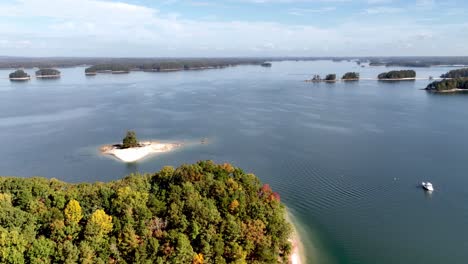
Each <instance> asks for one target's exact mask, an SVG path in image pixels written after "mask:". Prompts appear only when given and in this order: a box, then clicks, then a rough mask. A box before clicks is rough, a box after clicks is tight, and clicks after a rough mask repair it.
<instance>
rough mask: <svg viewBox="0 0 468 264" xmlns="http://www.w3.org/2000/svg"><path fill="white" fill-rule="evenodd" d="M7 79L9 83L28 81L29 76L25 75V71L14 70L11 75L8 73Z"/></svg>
mask: <svg viewBox="0 0 468 264" xmlns="http://www.w3.org/2000/svg"><path fill="white" fill-rule="evenodd" d="M8 77H9V79H10V80H11V81H28V80H30V79H31V76H29V74H27V73H26V72H25V71H23V70H16V71H14V72H12V73H10V75H8Z"/></svg>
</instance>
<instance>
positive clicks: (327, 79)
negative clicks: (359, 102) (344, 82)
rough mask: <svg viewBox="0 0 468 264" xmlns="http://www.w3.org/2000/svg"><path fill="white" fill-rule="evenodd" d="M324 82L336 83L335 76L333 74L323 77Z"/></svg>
mask: <svg viewBox="0 0 468 264" xmlns="http://www.w3.org/2000/svg"><path fill="white" fill-rule="evenodd" d="M324 81H326V82H335V81H336V74H334V73H331V74H327V76H325V80H324Z"/></svg>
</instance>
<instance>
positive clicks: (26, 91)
mask: <svg viewBox="0 0 468 264" xmlns="http://www.w3.org/2000/svg"><path fill="white" fill-rule="evenodd" d="M391 69H396V68H385V67H365V68H361V67H359V66H357V65H356V64H355V63H352V62H331V61H315V62H275V63H273V67H272V68H263V67H259V66H238V67H232V68H227V69H221V70H207V71H189V72H173V73H144V72H134V73H131V74H128V75H105V74H104V75H98V76H94V77H86V76H84V74H83V70H84V69H83V68H69V69H61V71H62V75H63V76H62V78H61V79H59V80H34V79H33V80H31V81H29V82H25V83H12V82H9V81H8V80H7V79H0V98H1V104H0V139H1V141H2V144H1V148H0V157H1V159H0V174H1V175H15V176H27V177H29V176H34V175H39V176H45V177H50V178H51V177H54V178H58V179H61V180H65V181H70V182H83V181H86V182H94V181H110V180H114V179H118V178H121V177H122V176H124V175H126V174H129V173H131V172H135V171H140V172H154V171H157V170H159V169H160V168H161V167H162V166H164V165H173V166H178V165H180V164H182V163H193V162H196V161H197V160H205V159H213V160H215V161H217V162H231V163H233V164H234V165H236V166H240V167H242V168H244V169H245V171H248V172H253V173H255V174H256V175H257V176H258V177H260V178H261V180H262V181H264V182H267V183H270V185H271V186H272V187H273V189H274V190H276V191H278V192H279V193H280V194H281V198H282V201H283V202H284V203H285V204H286V205H287V206H288V207H289V209H290V210H291V212H292V213H293V214H294V216H295V218H296V220H297V222H298V229H299V230H300V233H301V236H302V239H303V243H304V247H305V249H306V254H307V258H308V262H310V263H340V264H341V263H359V264H375V263H384V264H385V263H425V264H431V263H434V264H435V263H466V260H467V259H468V251H467V250H466V249H467V248H468V228H466V226H467V225H468V202H467V201H468V188H467V186H468V174H467V172H468V162H467V159H468V141H467V140H465V133H466V132H467V131H468V103H467V102H468V97H467V96H466V95H464V94H457V95H435V94H429V93H426V92H425V91H421V90H420V89H421V88H424V87H425V86H426V85H427V83H428V82H429V81H428V80H418V81H407V82H389V83H387V82H377V81H369V80H362V81H360V82H349V83H335V84H329V83H305V82H302V80H304V79H306V78H310V77H311V75H312V74H314V73H318V74H321V75H325V74H326V73H331V72H335V73H337V75H338V76H341V75H342V74H343V73H344V72H346V71H359V72H360V73H361V77H368V78H371V77H375V76H376V75H377V74H378V73H380V72H384V71H388V70H391ZM398 69H403V68H402V67H399V68H398ZM416 70H417V74H418V77H428V76H429V75H432V76H439V75H440V74H441V73H444V72H446V71H448V70H449V68H442V67H434V68H418V69H416ZM9 72H10V71H9V70H1V71H0V76H2V77H6V76H7V75H8V73H9ZM28 72H29V73H30V74H32V73H33V70H28ZM127 129H134V130H136V131H137V134H138V136H139V138H142V139H160V140H164V141H182V142H186V143H197V142H200V139H202V138H207V139H208V142H209V144H205V145H201V144H189V146H187V147H186V148H182V149H180V150H178V151H175V152H172V153H166V154H161V155H156V156H153V157H151V158H148V159H146V160H144V161H142V162H138V163H136V164H130V165H126V164H123V163H120V162H118V161H116V160H114V159H112V158H108V157H102V156H100V155H99V153H98V151H97V148H98V147H99V146H100V145H102V144H106V143H114V142H118V141H120V140H121V138H122V137H123V136H124V134H125V132H126V130H127ZM425 180H429V181H432V182H433V184H434V186H435V189H436V191H435V192H434V193H433V194H432V195H428V194H425V193H424V191H423V190H422V189H421V188H420V187H419V184H420V182H421V181H425Z"/></svg>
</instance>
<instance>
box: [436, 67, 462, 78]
mask: <svg viewBox="0 0 468 264" xmlns="http://www.w3.org/2000/svg"><path fill="white" fill-rule="evenodd" d="M440 77H441V78H466V77H468V68H462V69H457V70H451V71H449V72H447V73H444V74H442V75H441V76H440Z"/></svg>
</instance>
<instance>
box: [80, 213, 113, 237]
mask: <svg viewBox="0 0 468 264" xmlns="http://www.w3.org/2000/svg"><path fill="white" fill-rule="evenodd" d="M111 231H112V216H110V215H107V214H106V212H104V210H102V209H98V210H96V211H94V213H93V214H92V215H91V216H90V218H89V219H88V223H87V224H86V235H88V236H91V237H93V236H97V237H103V236H105V235H107V234H109V233H110V232H111Z"/></svg>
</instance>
